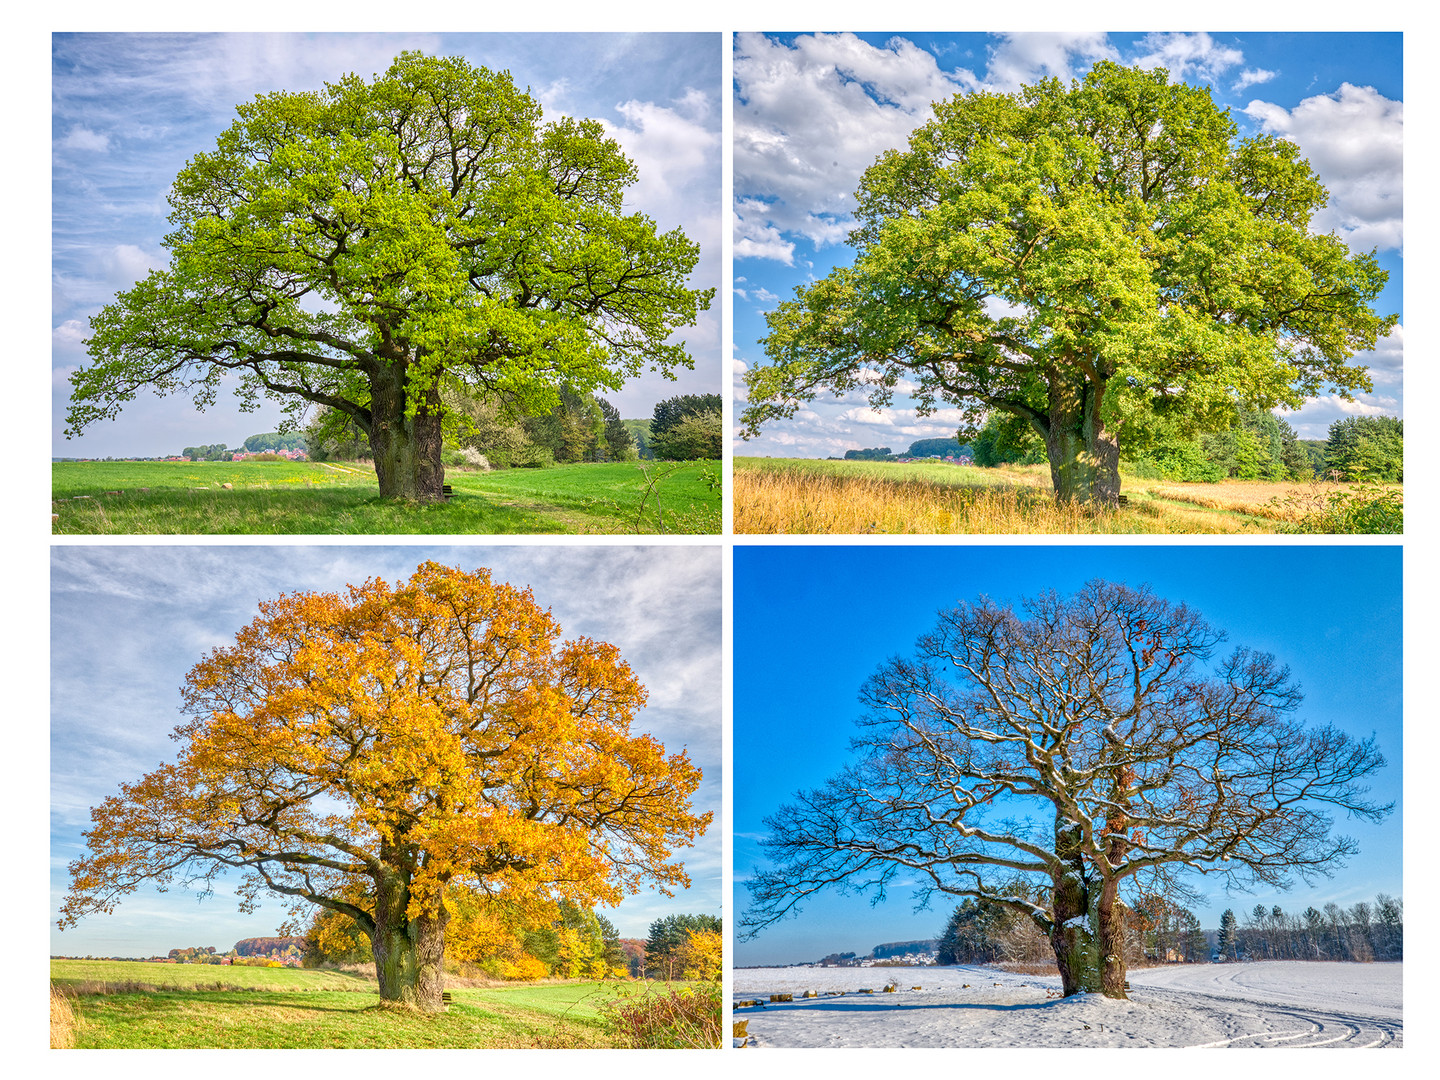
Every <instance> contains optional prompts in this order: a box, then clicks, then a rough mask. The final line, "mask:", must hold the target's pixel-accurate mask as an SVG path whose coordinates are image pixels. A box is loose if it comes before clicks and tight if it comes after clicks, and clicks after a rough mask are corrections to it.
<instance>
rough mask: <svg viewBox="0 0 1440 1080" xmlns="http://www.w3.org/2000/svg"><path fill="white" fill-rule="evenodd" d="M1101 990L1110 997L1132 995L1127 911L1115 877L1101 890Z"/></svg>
mask: <svg viewBox="0 0 1440 1080" xmlns="http://www.w3.org/2000/svg"><path fill="white" fill-rule="evenodd" d="M1099 893H1100V896H1099V918H1098V919H1097V920H1096V922H1097V923H1098V924H1099V925H1098V930H1099V937H1100V942H1099V944H1100V949H1099V953H1100V992H1101V993H1102V994H1104V995H1105V996H1106V997H1108V998H1128V997H1129V995H1128V994H1127V993H1126V992H1125V912H1124V908H1123V907H1122V905H1121V904H1120V898H1119V883H1118V882H1117V881H1116V880H1115V879H1114V878H1111V879H1109V880H1108V881H1106V882H1105V883H1104V884H1103V885H1102V886H1101V887H1100V889H1099Z"/></svg>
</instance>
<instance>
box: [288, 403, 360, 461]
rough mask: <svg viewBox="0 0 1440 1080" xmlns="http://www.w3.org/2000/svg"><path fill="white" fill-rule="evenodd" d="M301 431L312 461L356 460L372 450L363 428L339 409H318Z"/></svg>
mask: <svg viewBox="0 0 1440 1080" xmlns="http://www.w3.org/2000/svg"><path fill="white" fill-rule="evenodd" d="M300 434H301V439H302V440H303V441H304V444H305V454H306V456H307V457H308V458H309V459H310V460H311V461H357V460H359V459H360V458H362V457H365V456H367V455H368V454H369V453H370V441H369V439H368V438H367V437H366V435H365V431H364V429H363V428H362V427H361V426H360V424H359V423H357V422H356V421H355V419H354V418H353V417H351V416H350V415H348V414H347V413H343V412H341V411H340V410H339V409H331V408H327V407H326V406H323V405H322V406H320V407H319V408H317V409H315V410H314V412H313V414H312V415H311V417H310V419H309V420H308V421H307V422H306V424H305V427H304V428H303V430H302V431H301V433H300Z"/></svg>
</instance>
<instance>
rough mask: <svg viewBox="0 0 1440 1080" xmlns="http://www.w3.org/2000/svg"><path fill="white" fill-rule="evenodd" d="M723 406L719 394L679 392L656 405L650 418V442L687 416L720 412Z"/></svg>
mask: <svg viewBox="0 0 1440 1080" xmlns="http://www.w3.org/2000/svg"><path fill="white" fill-rule="evenodd" d="M723 408H724V403H723V402H722V401H721V400H720V395H719V394H677V395H676V396H675V397H671V398H666V399H665V400H664V401H661V402H658V403H657V404H656V406H655V414H654V416H653V417H652V418H651V420H650V432H649V438H650V442H651V444H652V445H653V444H654V442H655V441H656V440H657V439H659V438H661V437H662V436H663V435H664V434H665V433H666V432H668V431H669V430H670V429H671V428H673V427H675V426H676V425H678V424H679V423H680V422H681V421H682V420H684V419H685V417H687V416H696V415H698V414H700V413H711V412H713V413H718V412H721V410H722V409H723Z"/></svg>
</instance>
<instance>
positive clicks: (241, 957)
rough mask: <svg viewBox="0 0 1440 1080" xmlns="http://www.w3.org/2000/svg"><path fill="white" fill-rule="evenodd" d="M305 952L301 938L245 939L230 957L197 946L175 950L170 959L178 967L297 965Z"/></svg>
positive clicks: (208, 947) (211, 946)
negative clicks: (255, 963) (257, 963)
mask: <svg viewBox="0 0 1440 1080" xmlns="http://www.w3.org/2000/svg"><path fill="white" fill-rule="evenodd" d="M305 949H306V941H305V939H304V938H300V937H267V938H244V939H243V940H241V941H237V942H236V943H235V945H234V947H233V948H232V949H231V950H230V951H229V952H226V953H221V952H216V950H215V946H213V945H197V946H195V947H194V948H189V949H171V950H170V951H169V952H168V953H167V954H166V956H167V957H168V958H169V959H171V960H174V961H175V962H176V963H177V964H235V963H244V962H246V961H247V960H248V961H256V960H260V961H268V962H272V963H275V962H283V961H290V962H292V963H296V962H298V961H299V960H300V958H301V956H303V955H304V953H305Z"/></svg>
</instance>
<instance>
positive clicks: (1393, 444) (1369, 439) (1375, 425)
mask: <svg viewBox="0 0 1440 1080" xmlns="http://www.w3.org/2000/svg"><path fill="white" fill-rule="evenodd" d="M1325 464H1326V467H1327V468H1328V469H1329V470H1330V471H1331V472H1333V473H1336V474H1338V475H1339V476H1340V477H1341V478H1342V479H1345V480H1379V481H1382V482H1384V483H1395V482H1398V481H1401V480H1403V479H1405V424H1404V422H1403V421H1402V420H1400V419H1399V418H1397V417H1394V416H1349V417H1346V418H1345V419H1344V420H1336V421H1335V422H1334V423H1333V424H1331V425H1330V432H1329V438H1328V439H1326V441H1325Z"/></svg>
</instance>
